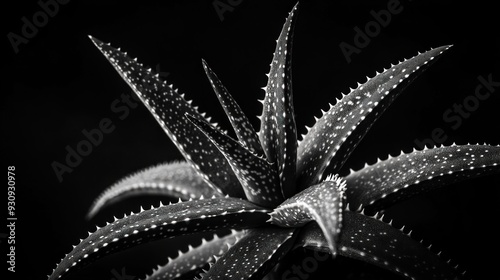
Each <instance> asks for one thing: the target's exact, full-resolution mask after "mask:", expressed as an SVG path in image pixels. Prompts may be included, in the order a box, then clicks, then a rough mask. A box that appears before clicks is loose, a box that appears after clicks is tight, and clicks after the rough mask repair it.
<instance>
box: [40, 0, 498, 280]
mask: <svg viewBox="0 0 500 280" xmlns="http://www.w3.org/2000/svg"><path fill="white" fill-rule="evenodd" d="M296 10H297V6H295V7H294V8H293V10H292V11H291V12H290V14H289V15H288V17H287V19H286V22H285V24H284V26H283V29H282V31H281V33H280V35H279V38H278V40H277V46H276V50H275V52H274V57H273V60H272V63H271V67H270V73H269V74H268V83H267V85H266V87H265V88H264V89H265V97H264V99H263V100H262V105H263V108H262V115H261V116H260V120H261V125H260V129H259V130H258V132H256V130H255V129H254V128H253V126H252V125H251V123H250V122H249V120H248V119H247V117H246V116H245V115H244V114H243V112H242V110H241V108H240V107H239V106H238V105H237V104H236V102H235V100H234V99H233V98H232V97H231V95H230V94H229V92H228V91H227V89H226V88H225V87H224V86H223V85H222V83H221V82H220V80H219V79H218V77H217V76H216V75H215V74H214V72H213V71H212V70H211V69H210V68H209V67H208V65H207V63H206V62H205V61H203V67H204V69H205V72H206V74H207V76H208V79H209V81H210V83H211V85H212V87H213V89H214V91H215V93H216V95H217V97H218V99H219V101H220V103H221V104H222V107H223V108H224V110H225V112H226V114H227V116H228V118H229V121H230V123H231V125H232V127H233V129H234V132H235V134H236V136H237V139H233V138H231V137H230V136H228V133H227V132H225V131H224V130H223V129H222V128H220V127H219V126H218V125H217V124H213V123H211V122H210V119H209V118H206V117H205V114H203V113H200V112H198V110H197V108H196V107H194V106H191V101H189V100H186V99H185V98H184V96H183V94H181V93H179V92H178V90H177V89H176V88H175V87H173V86H172V85H171V84H168V83H167V82H166V81H164V80H163V79H162V78H161V77H159V75H157V74H155V73H154V71H152V70H151V69H147V68H146V67H144V66H143V65H142V64H141V63H139V62H137V59H132V58H130V57H129V56H128V55H127V54H126V53H125V52H122V51H120V49H115V48H113V47H112V46H111V45H110V44H106V43H103V42H101V41H100V40H98V39H96V38H94V37H90V38H91V40H92V41H93V43H94V44H95V45H96V46H97V48H98V49H99V50H100V51H101V52H102V53H103V54H104V56H105V57H106V58H107V59H108V60H109V62H110V63H111V64H112V65H113V66H114V68H115V69H116V70H117V72H118V73H119V74H120V76H121V77H122V78H123V79H124V80H125V81H126V82H127V83H128V84H129V86H130V87H131V88H132V89H133V91H134V92H135V93H136V94H137V95H138V97H139V98H140V99H141V100H142V101H143V103H144V104H145V105H146V107H147V108H148V109H149V110H150V112H151V113H152V114H153V116H154V117H155V118H156V120H157V121H158V123H159V124H160V125H161V127H162V128H163V129H164V131H165V132H166V134H167V135H168V137H169V138H170V139H171V140H172V141H173V143H174V144H175V145H176V146H177V147H178V149H179V150H180V151H181V153H182V155H183V156H184V158H185V160H186V161H184V162H173V163H168V164H162V165H158V166H154V167H151V168H148V169H145V170H142V171H140V172H138V173H136V174H132V175H131V176H129V177H127V178H125V179H123V180H121V181H119V182H118V183H116V184H115V185H114V186H112V187H110V188H109V189H107V190H106V191H105V192H104V193H103V194H102V195H101V196H100V197H99V198H98V199H97V200H96V201H95V203H94V205H93V206H92V208H91V210H90V212H89V216H93V215H95V214H96V213H98V212H99V211H100V210H101V209H102V208H103V207H105V206H107V205H109V204H111V203H113V202H114V201H117V200H121V199H123V198H124V197H127V196H131V195H132V196H133V195H138V194H145V193H154V194H158V195H161V196H170V197H176V198H179V202H178V203H170V204H168V205H163V204H161V205H160V206H158V207H152V208H151V209H149V210H144V209H142V208H141V211H140V212H138V213H131V214H130V215H125V216H124V217H123V218H120V219H118V218H116V217H115V219H114V221H113V222H111V223H108V224H107V225H106V226H103V227H100V228H99V227H98V228H97V230H96V231H95V232H93V233H89V236H88V237H87V238H85V239H82V240H80V243H79V244H78V245H76V246H74V248H73V250H72V251H71V252H70V253H69V254H67V255H66V256H65V257H64V258H63V259H62V260H61V262H60V263H59V264H58V265H57V267H56V268H55V269H54V271H53V272H52V274H51V275H50V276H49V279H51V280H52V279H60V278H65V277H66V276H68V275H70V274H71V273H72V272H73V271H77V270H78V269H79V268H83V267H84V266H86V265H88V264H90V263H92V262H94V261H95V260H97V259H99V258H101V257H103V256H106V255H109V254H111V253H115V252H118V251H121V250H124V249H126V248H129V247H132V246H136V245H140V244H143V243H146V242H150V241H153V240H158V239H164V238H171V237H176V236H179V235H185V234H190V233H195V232H220V230H224V229H227V230H231V231H230V232H229V231H227V234H226V235H223V236H218V235H214V238H213V239H211V240H208V241H207V240H203V242H202V243H201V245H200V246H198V247H195V248H193V247H191V246H190V248H189V251H187V252H185V253H183V254H180V255H179V256H178V257H176V258H174V259H170V258H169V259H168V262H167V263H166V264H165V265H163V266H159V267H158V268H157V269H155V270H154V271H153V273H152V274H151V275H149V276H147V277H146V279H174V278H178V277H182V276H185V275H187V274H188V273H191V272H193V271H196V272H200V274H199V275H200V277H201V278H202V279H207V280H208V279H261V278H264V277H267V278H268V279H274V278H276V277H281V276H285V275H284V274H283V272H284V269H286V265H280V264H281V263H282V261H283V260H286V257H287V255H289V254H290V253H291V252H292V251H293V250H295V249H297V248H300V247H305V248H308V249H311V250H316V251H321V252H325V253H329V254H331V255H332V256H333V257H335V256H338V255H340V256H343V257H348V258H353V259H357V260H360V261H363V262H366V263H369V264H373V265H375V266H379V267H381V268H383V269H386V270H388V271H391V272H394V273H395V274H399V275H401V276H403V277H405V278H408V279H459V278H462V277H463V273H462V271H459V270H458V269H457V268H456V267H454V266H453V265H450V264H449V263H448V262H447V261H446V260H443V259H441V258H440V256H439V255H438V254H435V253H433V252H432V251H430V250H428V249H427V248H426V247H425V246H423V245H422V244H421V243H420V242H419V241H417V240H415V239H413V238H412V237H411V235H410V234H409V233H408V232H407V231H406V230H405V229H404V228H401V229H398V228H395V227H393V226H392V225H391V224H390V223H386V222H384V221H383V220H382V218H381V214H380V212H379V211H383V210H384V209H386V208H387V207H389V206H391V205H393V204H395V203H398V202H400V201H402V200H404V199H408V198H410V197H413V196H415V195H417V194H420V193H422V192H427V191H431V190H435V189H438V188H440V187H443V186H446V185H450V184H452V183H454V182H457V181H460V180H464V179H467V178H471V177H477V176H482V175H486V174H492V173H499V171H500V166H499V164H498V163H499V162H500V147H498V146H489V145H485V144H484V145H455V144H453V145H451V146H440V147H433V148H425V149H423V150H414V151H413V152H411V153H401V154H400V155H398V156H389V158H388V159H386V160H379V161H378V162H377V163H375V164H372V165H366V166H365V167H364V168H362V169H360V170H357V171H354V170H351V172H350V173H349V174H348V175H346V176H340V175H338V171H339V170H340V168H341V167H342V166H343V165H344V163H345V162H346V160H347V159H348V158H349V156H350V155H351V153H352V151H353V150H354V149H355V148H356V146H357V145H358V143H359V142H360V141H361V139H362V138H363V136H364V135H365V134H366V133H367V131H368V130H369V128H370V127H371V126H372V124H373V123H374V122H375V121H376V120H377V118H378V117H379V116H380V115H381V114H382V113H383V112H384V110H385V109H386V108H387V107H388V106H389V105H390V104H391V103H392V102H393V101H394V99H395V98H396V97H397V96H398V95H399V94H400V93H401V92H402V91H403V89H404V88H405V87H406V86H407V85H408V84H409V83H410V82H411V81H412V80H413V79H414V78H415V77H416V76H418V75H419V74H420V73H422V71H424V69H426V68H427V67H428V65H430V64H431V63H430V62H432V61H434V60H435V58H436V57H438V56H439V55H440V54H441V53H443V52H444V51H446V50H447V49H448V48H450V46H442V47H438V48H434V49H431V50H429V51H426V52H423V53H419V54H418V55H416V56H414V57H413V58H410V59H406V60H404V61H402V62H400V63H398V64H395V65H392V66H391V67H390V68H388V69H384V70H383V71H381V72H377V74H376V75H375V76H374V77H372V78H368V79H367V81H366V82H365V83H363V84H359V85H358V87H357V88H356V89H352V90H351V92H349V93H348V94H346V95H343V97H342V98H341V99H339V100H337V101H336V103H335V104H333V105H330V108H329V109H328V110H327V111H325V112H323V115H322V116H321V117H320V118H317V120H316V123H315V124H314V125H313V126H312V127H310V128H308V129H307V133H306V134H305V135H303V136H302V137H298V136H297V129H296V125H295V119H294V118H295V116H294V107H293V97H292V80H291V69H292V68H291V57H292V35H293V29H294V24H295V18H296ZM299 139H300V140H299ZM327 171H328V172H327ZM207 264H209V268H208V266H207ZM203 268H205V269H206V268H208V270H204V269H203ZM290 279H292V278H290Z"/></svg>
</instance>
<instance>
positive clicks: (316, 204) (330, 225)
mask: <svg viewBox="0 0 500 280" xmlns="http://www.w3.org/2000/svg"><path fill="white" fill-rule="evenodd" d="M344 188H345V183H344V182H343V181H342V180H341V179H340V178H337V177H334V178H331V179H329V180H327V181H325V182H322V183H320V184H317V185H314V186H311V187H309V188H307V189H305V190H304V191H302V192H300V193H298V194H297V195H295V196H293V197H291V198H289V199H287V200H286V201H285V202H283V203H282V204H281V205H280V206H278V207H277V208H276V209H275V210H274V211H273V212H272V213H271V219H270V222H271V223H272V224H275V225H278V226H282V227H299V226H303V225H305V224H306V223H309V222H311V221H315V222H316V223H317V224H318V225H319V227H320V228H321V230H322V232H323V234H324V236H325V237H326V240H327V241H328V246H329V248H330V251H331V253H332V254H334V255H335V254H336V251H337V246H336V240H337V238H338V235H339V233H340V226H341V222H342V192H343V190H344Z"/></svg>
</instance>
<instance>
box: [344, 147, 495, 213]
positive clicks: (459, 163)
mask: <svg viewBox="0 0 500 280" xmlns="http://www.w3.org/2000/svg"><path fill="white" fill-rule="evenodd" d="M492 173H497V174H498V173H500V146H496V147H495V146H488V145H463V146H456V145H453V146H449V147H439V148H433V149H425V150H422V151H417V150H415V151H413V152H412V153H409V154H401V155H399V156H396V157H389V158H388V159H387V160H383V161H379V162H377V163H375V164H373V165H369V166H365V167H364V168H362V169H360V170H358V171H356V172H351V174H349V175H348V176H347V177H346V178H345V179H346V185H347V189H346V196H347V202H348V203H349V205H350V207H352V209H357V208H358V207H360V206H361V205H362V206H363V207H364V208H365V210H366V211H370V212H373V211H378V210H381V209H384V208H387V207H388V206H390V205H392V204H394V203H396V202H398V201H400V200H403V199H406V198H409V197H411V196H414V195H416V194H419V193H422V192H427V191H430V190H433V189H436V188H438V187H441V186H446V185H450V184H452V183H454V182H457V181H461V180H465V179H468V178H473V177H478V176H481V175H486V174H492Z"/></svg>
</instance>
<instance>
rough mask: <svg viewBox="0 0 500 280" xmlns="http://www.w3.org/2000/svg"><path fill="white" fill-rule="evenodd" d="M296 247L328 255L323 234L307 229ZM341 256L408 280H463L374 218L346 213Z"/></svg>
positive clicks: (438, 258)
mask: <svg viewBox="0 0 500 280" xmlns="http://www.w3.org/2000/svg"><path fill="white" fill-rule="evenodd" d="M297 244H298V245H301V246H303V247H307V248H310V249H313V250H320V251H325V252H326V251H328V243H327V242H326V240H325V238H324V237H323V234H322V232H321V230H320V229H319V228H318V227H317V226H316V225H315V224H311V225H308V226H307V227H306V228H304V229H303V230H302V231H301V234H300V236H299V237H298V238H297ZM338 246H339V251H338V252H339V255H341V256H344V257H348V258H353V259H357V260H361V261H364V262H367V263H370V264H373V265H376V266H379V267H381V268H384V269H387V270H389V271H392V272H394V273H396V274H399V275H401V276H404V277H406V278H408V279H415V280H429V279H436V280H438V279H439V280H442V279H453V280H456V279H461V276H462V275H461V273H459V272H458V271H456V269H455V268H453V267H452V266H451V265H450V264H449V263H447V262H446V261H444V260H442V259H441V258H440V257H439V256H438V255H437V254H434V253H433V252H431V251H430V250H429V249H427V248H425V247H424V246H422V244H421V243H419V242H418V241H416V240H414V239H413V238H411V237H410V236H409V235H407V234H405V233H404V232H402V231H401V230H399V229H396V228H393V227H392V226H390V225H388V224H386V223H384V222H382V221H380V220H378V219H375V218H372V217H368V216H365V215H363V214H359V213H354V212H350V211H345V212H344V222H343V225H342V234H341V235H340V238H339V242H338Z"/></svg>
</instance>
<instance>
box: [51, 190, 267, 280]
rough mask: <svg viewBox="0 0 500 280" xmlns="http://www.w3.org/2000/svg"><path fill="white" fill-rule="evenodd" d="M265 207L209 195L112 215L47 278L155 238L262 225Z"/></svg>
mask: <svg viewBox="0 0 500 280" xmlns="http://www.w3.org/2000/svg"><path fill="white" fill-rule="evenodd" d="M268 212H269V211H268V210H266V209H264V208H261V207H259V206H256V205H254V204H253V203H251V202H249V201H246V200H242V199H238V198H230V197H226V198H212V199H203V200H193V201H187V202H181V203H176V204H171V205H166V206H161V207H158V208H154V209H150V210H145V211H142V212H140V213H137V214H133V215H130V216H125V217H124V218H122V219H115V221H114V222H113V223H111V224H107V225H106V226H104V227H102V228H98V229H97V230H96V231H95V232H94V233H91V234H90V233H89V236H88V237H87V238H86V239H85V240H82V241H81V242H80V244H78V245H77V246H75V247H74V248H73V250H72V251H71V252H70V253H69V254H67V255H66V256H65V257H64V259H63V260H62V261H61V263H60V264H59V265H58V266H57V267H56V268H55V269H54V271H53V273H52V275H51V276H50V277H49V280H53V279H58V278H60V277H61V276H62V277H65V276H66V275H67V272H68V271H73V270H75V269H76V268H81V267H83V266H85V265H86V264H88V263H91V262H93V261H95V260H96V259H98V258H101V257H103V256H106V255H109V254H111V253H114V252H116V251H120V250H124V249H126V248H129V247H132V246H136V245H139V244H142V243H145V242H150V241H153V240H157V239H163V238H170V237H174V236H178V235H183V234H187V233H194V232H201V231H212V230H216V229H220V228H233V229H243V228H250V227H255V226H258V225H262V224H264V223H265V221H266V220H267V219H268V218H269V215H268Z"/></svg>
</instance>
